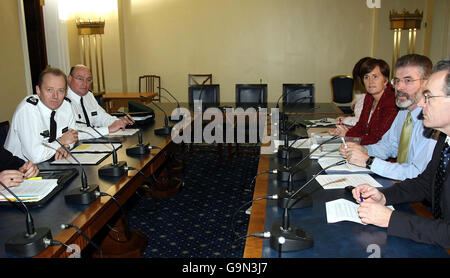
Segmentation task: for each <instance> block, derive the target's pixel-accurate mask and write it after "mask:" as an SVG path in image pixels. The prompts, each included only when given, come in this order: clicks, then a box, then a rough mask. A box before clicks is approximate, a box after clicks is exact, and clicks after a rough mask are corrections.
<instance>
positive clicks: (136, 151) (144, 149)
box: [126, 129, 150, 156]
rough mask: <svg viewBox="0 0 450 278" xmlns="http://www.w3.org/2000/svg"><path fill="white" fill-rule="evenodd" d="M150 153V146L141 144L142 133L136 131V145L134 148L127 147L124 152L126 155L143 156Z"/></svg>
mask: <svg viewBox="0 0 450 278" xmlns="http://www.w3.org/2000/svg"><path fill="white" fill-rule="evenodd" d="M149 152H150V144H149V143H147V144H142V131H141V130H140V129H139V131H138V144H137V145H136V146H134V147H129V148H127V150H126V153H127V155H131V156H133V155H144V154H148V153H149Z"/></svg>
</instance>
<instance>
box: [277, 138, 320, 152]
mask: <svg viewBox="0 0 450 278" xmlns="http://www.w3.org/2000/svg"><path fill="white" fill-rule="evenodd" d="M273 145H274V148H273V152H274V153H276V152H278V147H279V146H284V140H273ZM288 146H291V147H292V148H296V149H309V148H310V147H311V139H310V138H304V139H298V140H297V141H295V140H290V141H289V145H288Z"/></svg>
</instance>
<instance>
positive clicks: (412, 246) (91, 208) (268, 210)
mask: <svg viewBox="0 0 450 278" xmlns="http://www.w3.org/2000/svg"><path fill="white" fill-rule="evenodd" d="M161 106H162V107H163V109H164V110H165V111H166V113H167V114H170V112H171V111H172V110H173V109H174V108H175V105H172V104H161ZM183 106H185V105H183ZM225 106H233V104H230V105H225ZM274 106H275V105H269V109H268V111H269V112H270V108H271V107H274ZM186 107H187V106H186ZM284 111H285V112H286V113H288V114H289V115H290V116H293V117H297V114H299V113H300V114H302V115H303V116H301V117H302V118H304V119H314V118H322V117H327V116H336V115H339V114H340V110H339V109H338V108H337V107H336V106H334V105H333V104H315V105H314V106H311V105H306V106H301V105H300V106H296V107H292V108H285V109H284ZM155 114H156V117H155V123H153V124H151V125H148V126H144V127H142V128H141V129H142V134H143V142H144V143H150V144H151V145H152V146H157V147H158V149H153V150H152V151H151V153H150V154H148V155H144V156H141V157H131V156H128V155H127V154H126V152H125V150H126V149H127V148H128V147H130V146H134V145H135V144H137V142H138V139H137V135H133V136H130V137H124V138H122V142H121V143H122V147H121V148H120V149H119V150H118V152H117V154H118V160H119V161H122V160H123V161H126V162H127V164H128V166H130V167H134V168H136V169H137V170H129V171H128V173H127V174H125V175H124V176H121V177H117V178H113V177H110V178H107V177H99V175H98V172H97V171H98V169H99V168H100V167H102V166H103V165H105V164H108V163H111V162H112V157H111V156H108V157H107V158H106V159H105V160H104V161H102V162H101V163H99V164H98V165H94V166H84V168H85V170H86V174H87V178H88V182H89V184H98V185H99V186H100V191H101V192H105V193H107V194H109V195H112V196H114V198H115V199H116V200H117V201H118V202H119V203H120V204H121V205H123V204H125V203H126V202H127V201H128V200H129V199H130V198H131V196H132V195H133V194H135V192H136V190H137V189H138V187H139V186H140V185H141V184H142V183H143V181H144V175H146V176H149V175H150V174H152V173H154V172H155V171H156V169H158V167H160V166H161V165H162V164H163V163H164V161H165V159H166V156H167V154H168V153H170V151H171V150H172V149H173V148H175V147H176V144H174V142H173V141H172V139H171V138H170V136H168V137H164V136H157V135H155V134H154V130H155V129H157V128H160V127H162V126H163V123H164V114H163V113H162V112H161V111H158V110H157V109H155ZM296 132H297V131H296ZM305 154H306V153H305ZM277 165H278V161H277V159H276V155H273V154H261V155H260V160H259V166H258V172H261V171H265V170H268V169H273V168H276V167H277ZM306 165H307V168H306V169H308V172H309V173H310V174H311V175H312V174H314V173H317V172H318V171H319V170H320V166H319V165H318V164H317V163H315V162H314V161H309V162H306ZM39 168H40V169H41V170H45V169H64V168H78V166H76V165H70V166H56V165H50V163H49V162H44V163H41V164H40V165H39ZM138 171H140V172H142V173H143V174H144V175H142V174H140V173H139V172H138ZM379 181H380V182H381V183H382V184H383V185H387V186H388V185H389V184H390V181H388V180H382V179H379ZM80 185H81V181H80V175H78V176H77V177H75V178H74V179H73V180H71V182H69V183H68V184H66V185H65V186H64V188H63V189H62V190H61V191H60V192H58V193H57V194H56V195H55V196H54V197H53V198H52V199H50V200H49V201H48V202H47V203H46V204H44V205H43V206H42V207H35V208H31V209H30V212H31V214H32V217H33V219H34V225H35V227H48V228H50V230H51V233H52V235H53V239H55V240H57V241H59V242H62V243H64V244H66V245H71V244H76V245H77V246H79V247H80V249H81V250H82V249H84V248H86V247H87V246H88V245H89V242H88V240H86V239H85V238H84V237H83V236H81V235H80V234H79V233H78V232H77V231H76V230H75V229H73V228H69V229H63V228H62V227H61V224H69V223H70V224H72V225H74V226H77V227H79V228H80V230H81V231H82V232H83V233H84V234H85V235H86V236H88V237H89V238H93V237H95V236H96V235H97V234H98V233H99V232H100V231H101V230H102V229H104V227H105V225H106V224H107V223H109V222H110V221H111V220H112V219H114V217H115V216H117V214H118V212H119V210H120V209H119V207H118V205H117V204H116V203H115V202H114V201H113V200H112V199H111V198H110V197H108V196H103V197H99V198H98V199H97V200H95V201H94V202H92V203H91V204H89V205H73V204H68V203H66V202H65V200H64V196H65V195H66V194H67V193H68V192H69V191H70V190H72V189H74V188H79V187H80ZM317 187H318V184H315V185H314V186H311V187H309V188H308V192H313V201H314V202H313V206H312V207H310V208H303V209H295V210H291V221H292V222H293V223H294V224H296V225H298V226H301V227H303V228H305V229H306V230H308V231H310V232H312V233H313V235H314V238H315V243H314V246H313V247H312V248H310V249H308V250H303V251H299V252H287V253H283V254H282V256H283V257H368V256H370V255H371V253H370V250H369V249H367V248H368V246H372V245H371V244H377V245H378V246H380V247H381V256H382V257H447V256H448V254H447V253H446V251H445V249H443V248H440V247H436V246H431V245H425V244H419V243H415V242H413V241H410V240H407V239H400V238H395V237H390V236H387V234H386V231H385V230H384V229H381V228H377V227H374V226H371V225H367V226H364V225H360V224H356V223H350V222H339V223H335V224H327V223H326V216H325V211H324V202H325V201H326V200H329V199H332V198H336V197H338V196H343V197H347V198H348V197H349V196H346V195H345V194H346V193H345V192H343V191H339V190H336V191H327V192H325V191H323V190H318V188H317ZM277 188H278V184H277V180H276V176H275V175H273V174H270V175H269V174H264V175H259V176H258V177H257V179H256V184H255V192H254V199H256V198H259V197H262V196H265V195H267V194H273V193H274V192H276V190H277ZM396 209H405V210H410V211H411V212H412V213H426V212H424V210H423V208H420V205H419V209H416V208H415V209H416V210H415V211H414V210H413V209H412V208H411V206H409V205H404V206H399V207H398V208H397V207H396ZM119 213H120V212H119ZM280 215H281V209H279V208H277V206H276V203H274V201H265V200H263V201H257V202H254V203H253V204H252V212H251V216H250V222H249V227H248V234H250V233H256V232H264V231H268V230H269V229H270V226H271V224H272V223H273V222H274V221H276V220H279V218H280ZM21 231H23V232H25V215H24V213H23V212H22V211H20V209H18V208H17V207H2V208H1V210H0V257H10V256H11V255H10V254H7V253H6V252H5V249H4V243H5V242H6V240H8V239H9V238H11V237H12V236H14V235H15V234H17V233H19V232H21ZM368 250H369V251H368ZM69 255H70V253H69V252H67V248H66V247H65V246H62V245H57V246H50V247H48V248H47V249H45V250H44V251H43V252H42V253H40V254H39V255H37V256H36V257H67V256H69ZM278 256H279V254H278V252H277V250H273V249H271V248H270V246H269V242H268V240H267V239H260V238H254V237H249V238H247V240H246V244H245V251H244V257H247V258H261V257H262V258H271V257H278Z"/></svg>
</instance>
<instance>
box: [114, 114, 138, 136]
mask: <svg viewBox="0 0 450 278" xmlns="http://www.w3.org/2000/svg"><path fill="white" fill-rule="evenodd" d="M133 124H134V120H133V118H132V117H131V116H130V115H128V114H126V115H125V117H123V118H121V119H118V120H116V121H115V122H113V123H112V124H111V125H110V126H109V127H108V131H109V133H114V132H116V131H118V130H119V129H121V130H125V128H126V127H127V125H133Z"/></svg>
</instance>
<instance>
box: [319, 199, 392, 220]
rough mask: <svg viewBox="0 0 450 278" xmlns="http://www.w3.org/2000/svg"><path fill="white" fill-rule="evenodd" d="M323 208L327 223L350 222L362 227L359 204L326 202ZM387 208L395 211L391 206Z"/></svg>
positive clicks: (341, 200) (341, 201) (344, 201)
mask: <svg viewBox="0 0 450 278" xmlns="http://www.w3.org/2000/svg"><path fill="white" fill-rule="evenodd" d="M325 208H326V211H327V222H328V223H336V222H341V221H351V222H355V223H359V224H363V225H367V224H364V223H363V222H362V221H361V218H359V215H358V208H359V204H357V203H354V202H351V201H349V200H346V199H337V200H334V201H330V202H326V203H325ZM388 208H390V209H392V210H395V209H394V207H393V206H388Z"/></svg>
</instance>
